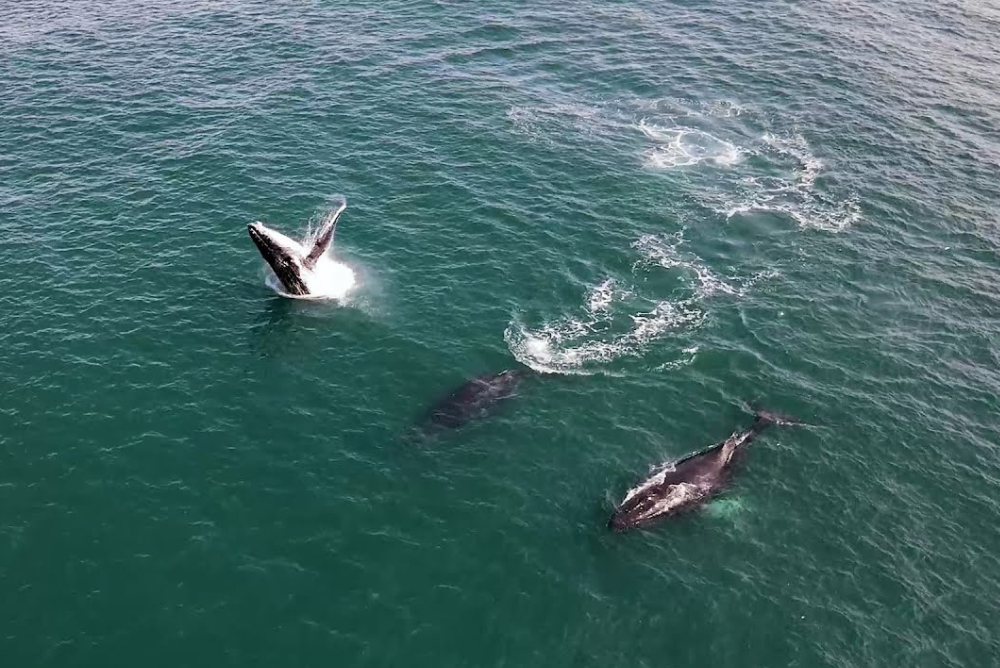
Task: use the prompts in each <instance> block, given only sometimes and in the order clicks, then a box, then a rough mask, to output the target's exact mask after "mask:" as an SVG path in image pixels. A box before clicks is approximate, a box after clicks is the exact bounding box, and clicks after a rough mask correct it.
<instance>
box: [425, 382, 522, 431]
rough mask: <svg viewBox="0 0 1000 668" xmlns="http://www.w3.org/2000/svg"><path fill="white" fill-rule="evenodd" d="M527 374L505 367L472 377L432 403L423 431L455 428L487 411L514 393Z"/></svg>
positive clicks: (481, 415)
mask: <svg viewBox="0 0 1000 668" xmlns="http://www.w3.org/2000/svg"><path fill="white" fill-rule="evenodd" d="M527 375H528V372H527V370H525V369H508V370H506V371H501V372H500V373H495V374H485V375H482V376H477V377H476V378H473V379H472V380H470V381H468V382H466V383H464V384H463V385H462V386H461V387H459V388H457V389H456V390H455V391H454V392H452V393H451V394H449V395H448V396H446V397H444V398H443V399H441V400H440V401H438V402H437V403H435V404H434V405H433V406H431V408H430V410H428V411H427V414H426V416H425V417H424V421H423V426H424V431H425V432H427V431H430V430H433V429H435V428H448V429H454V428H457V427H461V426H462V425H464V424H466V423H467V422H470V421H471V420H474V419H476V418H478V417H484V416H486V415H488V414H489V413H490V412H491V411H492V410H494V409H495V408H496V406H497V404H498V403H499V402H500V401H502V400H504V399H508V398H510V397H512V396H513V395H514V390H516V389H517V386H518V385H519V384H520V383H521V381H522V380H524V378H525V377H526V376H527Z"/></svg>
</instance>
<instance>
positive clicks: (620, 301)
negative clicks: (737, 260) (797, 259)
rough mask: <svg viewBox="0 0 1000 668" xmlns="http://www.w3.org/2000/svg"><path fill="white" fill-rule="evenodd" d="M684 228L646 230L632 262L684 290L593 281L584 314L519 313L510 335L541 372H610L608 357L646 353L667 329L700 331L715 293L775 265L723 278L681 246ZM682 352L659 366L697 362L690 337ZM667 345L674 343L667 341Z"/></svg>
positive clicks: (514, 348)
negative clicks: (648, 291)
mask: <svg viewBox="0 0 1000 668" xmlns="http://www.w3.org/2000/svg"><path fill="white" fill-rule="evenodd" d="M683 243H684V239H683V235H681V234H675V235H670V236H668V237H662V236H654V235H646V236H643V237H641V238H640V239H639V240H638V241H636V242H635V243H634V244H633V245H632V248H633V249H635V250H637V251H638V253H639V255H640V258H639V260H637V261H636V262H635V264H633V266H632V275H633V278H636V279H640V278H642V276H640V274H645V273H647V272H648V271H649V270H650V269H651V268H653V267H662V268H666V269H670V270H672V271H677V270H678V269H679V270H680V271H679V273H678V274H677V280H678V282H679V285H678V288H677V290H672V291H671V293H672V294H676V292H677V291H680V292H682V293H686V294H683V295H682V296H681V297H679V298H678V297H672V298H670V299H664V298H663V297H662V296H656V295H643V294H641V291H640V290H639V289H638V288H637V287H636V286H634V285H623V284H622V282H621V281H619V280H618V279H615V278H608V279H606V280H604V281H602V282H601V283H599V284H598V285H596V286H594V287H592V288H591V290H590V292H589V294H587V296H586V298H585V299H584V301H583V304H582V307H581V309H580V312H579V313H576V314H567V315H564V316H562V317H560V318H557V319H555V320H552V321H549V322H545V323H542V324H541V325H540V326H536V327H532V326H529V325H527V324H526V323H525V322H524V321H523V319H522V318H521V317H520V316H515V317H514V319H513V320H512V321H511V323H510V325H509V326H508V327H507V329H506V331H505V332H504V340H505V341H506V342H507V346H508V348H510V350H511V353H512V354H513V355H514V357H515V358H516V359H517V360H518V361H519V362H521V363H522V364H524V365H526V366H529V367H531V368H533V369H535V370H536V371H539V372H542V373H574V374H590V373H596V372H606V367H607V365H608V364H609V363H611V362H613V361H615V360H618V359H621V358H625V357H642V356H643V355H644V354H645V353H646V352H647V351H648V350H649V349H650V348H651V347H652V346H654V345H655V344H657V343H658V342H660V341H661V340H662V339H664V338H665V337H667V336H668V335H673V336H674V337H675V340H676V341H682V342H684V341H685V337H686V336H688V335H690V334H691V333H692V332H694V331H695V330H697V329H698V328H699V327H700V326H701V325H702V324H703V323H704V321H705V318H706V316H707V309H708V306H709V305H710V302H711V300H712V299H713V298H714V297H716V296H722V295H725V296H729V297H735V298H741V297H743V296H744V295H746V293H747V292H748V291H749V290H750V288H751V287H753V285H755V284H756V283H757V282H758V281H760V280H762V279H763V278H765V277H767V276H772V275H774V272H761V273H759V274H755V275H753V276H751V277H747V278H744V277H722V276H719V275H718V274H716V273H715V272H713V271H712V270H711V269H710V268H709V267H708V266H706V265H705V264H704V263H703V262H701V261H700V260H699V259H698V258H697V257H696V256H695V255H694V254H692V253H689V252H686V251H683V250H682V249H681V248H680V246H682V244H683ZM685 344H686V345H685V346H684V347H683V348H682V349H681V350H680V351H679V353H678V354H677V357H676V358H675V359H673V360H671V361H668V362H666V363H662V364H660V365H659V366H657V367H656V368H657V369H659V370H669V369H675V368H678V367H681V366H684V365H687V364H690V363H692V362H693V361H694V359H695V356H696V355H697V353H698V347H697V346H696V345H692V344H691V343H690V342H685ZM668 347H669V346H668Z"/></svg>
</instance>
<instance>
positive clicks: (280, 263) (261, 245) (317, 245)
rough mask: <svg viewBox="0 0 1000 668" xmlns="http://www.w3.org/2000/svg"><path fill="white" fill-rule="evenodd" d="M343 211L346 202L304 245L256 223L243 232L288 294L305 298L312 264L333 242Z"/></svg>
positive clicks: (317, 260) (314, 264) (308, 289)
mask: <svg viewBox="0 0 1000 668" xmlns="http://www.w3.org/2000/svg"><path fill="white" fill-rule="evenodd" d="M345 208H347V203H346V202H343V203H341V205H340V207H339V208H338V209H337V210H336V211H334V212H333V213H332V214H331V215H330V216H328V217H327V219H326V220H325V221H323V224H322V225H321V226H320V228H319V229H318V230H317V231H316V234H314V235H313V236H312V238H311V239H309V240H307V241H306V243H305V244H302V243H299V242H298V241H295V240H294V239H290V238H288V237H286V236H285V235H284V234H282V233H281V232H278V231H277V230H272V229H271V228H269V227H268V226H266V225H265V224H264V223H261V222H259V221H258V222H256V223H251V224H250V225H247V232H248V233H249V234H250V238H251V239H252V240H253V242H254V244H256V245H257V250H259V251H260V254H261V256H262V257H263V258H264V261H265V262H267V264H268V266H269V267H271V271H273V272H274V275H275V276H276V277H277V279H278V280H279V281H281V285H282V287H283V288H284V289H285V291H286V292H288V294H291V295H308V294H310V293H311V292H313V290H312V289H310V283H311V282H312V281H311V279H312V278H313V276H314V273H315V270H316V265H317V263H318V262H319V261H320V259H321V258H322V257H323V254H324V253H326V251H327V249H328V248H329V247H330V244H332V243H333V234H334V232H335V231H336V229H337V219H338V218H340V214H341V213H343V211H344V209H345Z"/></svg>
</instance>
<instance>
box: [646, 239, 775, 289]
mask: <svg viewBox="0 0 1000 668" xmlns="http://www.w3.org/2000/svg"><path fill="white" fill-rule="evenodd" d="M683 244H684V237H683V235H682V234H681V233H679V232H678V233H676V234H672V235H667V236H660V235H654V234H646V235H643V236H642V237H640V238H639V239H638V240H637V241H636V242H634V243H633V244H632V248H634V249H636V250H637V251H639V253H640V254H641V255H642V258H641V259H640V260H638V261H637V262H636V263H635V264H634V265H633V266H632V269H633V271H635V270H638V269H640V268H643V267H648V266H651V265H655V266H659V267H663V268H664V269H679V270H681V271H683V272H685V273H687V274H688V276H689V277H690V279H691V281H692V284H693V285H694V286H695V291H696V294H697V295H698V296H699V297H701V298H706V297H711V296H712V295H716V294H724V295H733V296H736V297H743V296H745V295H746V294H747V292H748V291H749V290H750V289H751V288H753V286H754V285H756V284H757V283H758V282H760V281H761V280H764V279H767V278H772V277H774V276H776V275H777V272H776V271H774V270H768V271H761V272H757V273H755V274H752V275H751V276H745V277H743V276H725V277H723V276H720V275H719V274H717V273H716V272H714V271H712V269H711V268H709V267H708V266H707V265H705V264H704V263H703V262H701V260H700V259H699V258H698V257H697V256H695V255H693V254H692V253H689V252H686V251H685V250H683V249H682V246H683Z"/></svg>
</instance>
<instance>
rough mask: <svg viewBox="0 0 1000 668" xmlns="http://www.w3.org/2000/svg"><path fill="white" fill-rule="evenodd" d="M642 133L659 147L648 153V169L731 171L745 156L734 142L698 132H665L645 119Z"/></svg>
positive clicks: (687, 129) (681, 129)
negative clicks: (713, 167)
mask: <svg viewBox="0 0 1000 668" xmlns="http://www.w3.org/2000/svg"><path fill="white" fill-rule="evenodd" d="M639 129H640V130H641V131H642V133H643V134H644V135H646V137H648V138H649V139H651V140H653V141H654V142H656V143H657V146H655V147H653V148H651V149H649V150H647V151H646V152H645V156H646V166H647V167H650V168H652V169H673V168H675V167H688V166H691V165H697V164H699V163H702V162H713V163H715V164H716V165H719V166H721V167H730V166H732V165H735V164H736V163H738V162H739V161H740V160H741V159H742V158H743V154H744V153H745V151H744V150H743V149H741V148H739V147H738V146H736V145H735V144H733V143H732V142H728V141H726V140H724V139H719V138H718V137H716V136H714V135H711V134H709V133H708V132H705V131H704V130H699V129H697V128H690V127H683V126H680V127H670V128H664V127H660V126H658V125H655V124H652V123H649V122H647V121H646V120H645V119H643V120H641V121H639Z"/></svg>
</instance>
